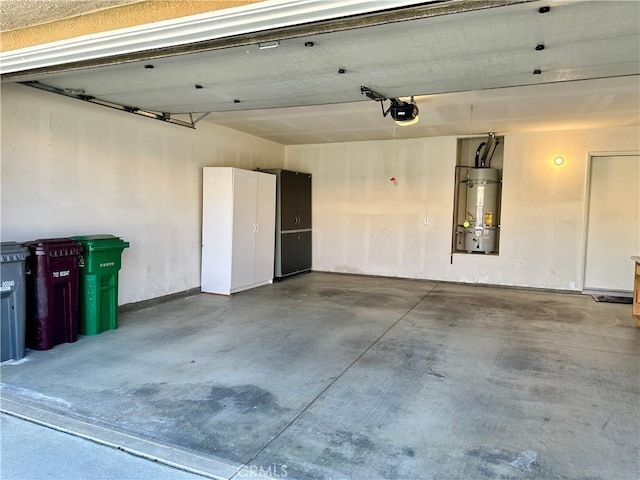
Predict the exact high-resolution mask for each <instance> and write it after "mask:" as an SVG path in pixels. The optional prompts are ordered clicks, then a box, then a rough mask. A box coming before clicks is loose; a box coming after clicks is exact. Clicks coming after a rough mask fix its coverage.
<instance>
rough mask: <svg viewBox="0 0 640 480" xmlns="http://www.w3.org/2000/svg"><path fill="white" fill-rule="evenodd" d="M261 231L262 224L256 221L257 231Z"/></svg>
mask: <svg viewBox="0 0 640 480" xmlns="http://www.w3.org/2000/svg"><path fill="white" fill-rule="evenodd" d="M259 231H260V224H259V223H256V233H257V232H259Z"/></svg>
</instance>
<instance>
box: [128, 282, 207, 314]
mask: <svg viewBox="0 0 640 480" xmlns="http://www.w3.org/2000/svg"><path fill="white" fill-rule="evenodd" d="M200 293H202V291H201V290H200V287H194V288H190V289H188V290H183V291H182V292H176V293H170V294H169V295H163V296H162V297H156V298H150V299H148V300H142V301H140V302H133V303H126V304H124V305H120V306H119V307H118V313H121V312H133V311H135V310H141V309H143V308H147V307H153V306H155V305H158V304H160V303H165V302H170V301H171V300H177V299H178V298H185V297H191V296H192V295H199V294H200Z"/></svg>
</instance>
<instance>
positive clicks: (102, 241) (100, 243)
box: [73, 234, 129, 252]
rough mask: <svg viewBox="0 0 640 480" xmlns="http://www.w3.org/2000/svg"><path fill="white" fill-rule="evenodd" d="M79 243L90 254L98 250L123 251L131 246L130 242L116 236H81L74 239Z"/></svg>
mask: <svg viewBox="0 0 640 480" xmlns="http://www.w3.org/2000/svg"><path fill="white" fill-rule="evenodd" d="M73 239H74V240H75V241H77V242H80V243H81V244H82V246H83V247H84V249H85V250H87V251H89V252H95V251H98V250H112V249H123V248H127V247H128V246H129V242H125V241H124V240H122V239H121V238H119V237H116V236H115V235H107V234H100V235H79V236H75V237H73Z"/></svg>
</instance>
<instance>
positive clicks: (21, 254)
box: [0, 242, 29, 263]
mask: <svg viewBox="0 0 640 480" xmlns="http://www.w3.org/2000/svg"><path fill="white" fill-rule="evenodd" d="M28 256H29V249H28V248H27V247H25V246H24V245H22V244H20V243H18V242H2V243H0V259H1V261H2V263H4V262H19V261H21V260H24V259H25V258H27V257H28Z"/></svg>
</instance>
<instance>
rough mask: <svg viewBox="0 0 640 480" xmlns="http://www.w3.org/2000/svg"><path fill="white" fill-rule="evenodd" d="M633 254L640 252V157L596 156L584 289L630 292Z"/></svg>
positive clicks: (590, 188)
mask: <svg viewBox="0 0 640 480" xmlns="http://www.w3.org/2000/svg"><path fill="white" fill-rule="evenodd" d="M632 255H640V156H638V155H617V156H593V157H591V170H590V185H589V203H588V216H587V248H586V257H585V269H584V272H585V273H584V288H583V290H584V291H587V292H592V291H603V292H612V293H615V292H629V293H630V292H631V291H632V290H633V268H634V264H633V262H632V261H631V258H630V257H631V256H632Z"/></svg>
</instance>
